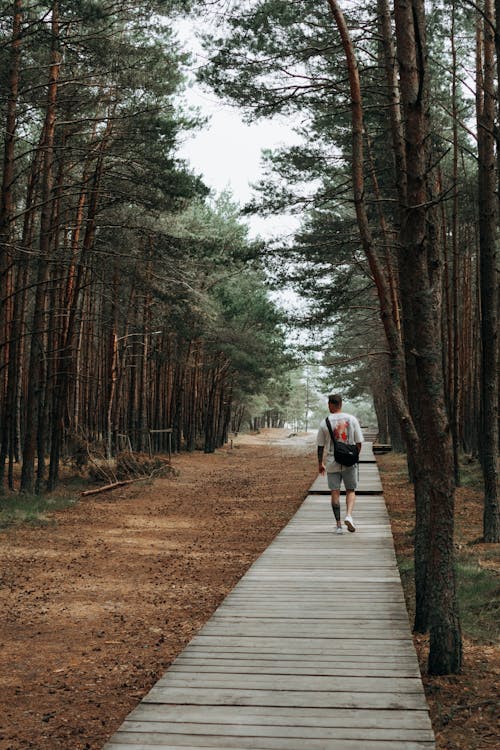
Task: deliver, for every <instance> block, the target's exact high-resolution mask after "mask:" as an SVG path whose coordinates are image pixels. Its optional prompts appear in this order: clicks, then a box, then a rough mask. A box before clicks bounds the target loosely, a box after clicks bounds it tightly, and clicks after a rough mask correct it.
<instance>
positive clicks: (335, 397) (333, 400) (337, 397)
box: [328, 393, 342, 406]
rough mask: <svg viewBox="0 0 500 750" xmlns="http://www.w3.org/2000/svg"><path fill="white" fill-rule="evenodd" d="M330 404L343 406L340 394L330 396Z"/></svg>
mask: <svg viewBox="0 0 500 750" xmlns="http://www.w3.org/2000/svg"><path fill="white" fill-rule="evenodd" d="M328 403H329V404H335V406H342V396H341V395H340V393H332V394H330V396H328Z"/></svg>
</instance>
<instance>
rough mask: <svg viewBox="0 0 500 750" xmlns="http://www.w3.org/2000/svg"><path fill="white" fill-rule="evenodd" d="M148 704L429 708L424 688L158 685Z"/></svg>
mask: <svg viewBox="0 0 500 750" xmlns="http://www.w3.org/2000/svg"><path fill="white" fill-rule="evenodd" d="M144 701H145V702H146V703H176V704H178V703H186V704H187V703H189V704H194V705H205V706H212V705H213V706H224V705H226V706H227V705H229V706H288V707H290V706H297V707H300V708H304V707H307V706H315V707H318V708H330V709H333V708H356V709H358V708H365V709H367V708H370V709H374V710H376V709H380V708H386V709H387V708H391V709H392V710H408V711H412V710H420V711H422V710H424V709H425V708H426V707H427V704H426V702H425V698H424V694H423V691H419V692H417V693H398V692H375V693H370V692H349V691H340V690H339V691H329V690H325V691H321V690H308V691H303V690H273V689H270V690H266V689H259V688H253V689H246V688H244V687H240V688H224V687H200V688H195V687H192V688H189V687H186V686H182V685H181V686H179V687H177V686H176V685H171V686H169V687H163V686H160V685H158V684H156V685H155V686H154V687H152V688H151V690H150V691H149V693H148V694H147V695H146V696H145V697H144Z"/></svg>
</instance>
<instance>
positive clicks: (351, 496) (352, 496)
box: [345, 490, 356, 516]
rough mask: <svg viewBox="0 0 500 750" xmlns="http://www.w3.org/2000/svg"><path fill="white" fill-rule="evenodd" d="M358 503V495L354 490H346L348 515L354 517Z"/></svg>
mask: <svg viewBox="0 0 500 750" xmlns="http://www.w3.org/2000/svg"><path fill="white" fill-rule="evenodd" d="M355 502H356V493H355V491H354V490H346V492H345V504H346V506H347V515H348V516H352V512H353V510H354V503H355Z"/></svg>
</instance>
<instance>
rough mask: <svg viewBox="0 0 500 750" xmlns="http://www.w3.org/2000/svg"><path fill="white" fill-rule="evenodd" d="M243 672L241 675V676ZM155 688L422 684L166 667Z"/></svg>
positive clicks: (366, 689)
mask: <svg viewBox="0 0 500 750" xmlns="http://www.w3.org/2000/svg"><path fill="white" fill-rule="evenodd" d="M243 675H244V676H243ZM156 685H157V687H158V688H169V687H178V688H190V687H194V688H196V689H197V690H198V689H204V688H208V689H211V688H220V689H223V690H233V689H235V690H239V689H240V687H241V685H244V686H245V690H266V691H284V690H286V691H288V692H290V691H298V692H301V693H302V692H327V693H330V694H333V693H337V692H340V693H359V694H361V693H375V692H377V693H394V691H396V692H397V693H400V694H405V695H406V694H415V693H417V694H420V693H421V689H422V685H421V680H420V678H414V677H393V676H391V677H368V676H366V675H363V676H361V677H352V676H351V675H349V676H345V677H340V678H339V677H338V676H337V675H335V676H326V675H323V674H316V675H301V674H296V675H280V674H267V673H265V672H259V673H256V674H248V673H241V672H240V673H230V672H224V673H215V672H213V673H205V672H198V673H193V672H188V671H185V670H182V669H181V670H177V671H170V670H169V671H168V672H167V674H166V675H165V676H164V677H162V678H161V679H160V680H158V682H157V683H156Z"/></svg>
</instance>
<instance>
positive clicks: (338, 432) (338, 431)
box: [333, 419, 349, 443]
mask: <svg viewBox="0 0 500 750" xmlns="http://www.w3.org/2000/svg"><path fill="white" fill-rule="evenodd" d="M333 434H334V435H335V440H338V441H339V442H342V443H348V442H349V440H348V434H349V420H348V419H343V420H339V421H338V422H336V423H335V427H334V428H333Z"/></svg>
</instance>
